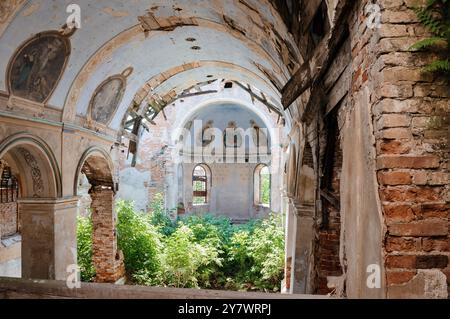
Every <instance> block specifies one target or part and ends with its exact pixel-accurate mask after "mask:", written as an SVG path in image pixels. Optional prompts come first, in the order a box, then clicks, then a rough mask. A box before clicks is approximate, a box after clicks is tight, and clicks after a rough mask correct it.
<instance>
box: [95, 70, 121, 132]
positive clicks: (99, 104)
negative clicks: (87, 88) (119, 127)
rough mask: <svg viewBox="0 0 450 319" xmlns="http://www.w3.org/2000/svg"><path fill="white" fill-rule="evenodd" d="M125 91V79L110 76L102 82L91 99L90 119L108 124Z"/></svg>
mask: <svg viewBox="0 0 450 319" xmlns="http://www.w3.org/2000/svg"><path fill="white" fill-rule="evenodd" d="M124 91H125V80H124V79H122V78H121V77H119V76H118V77H112V78H110V79H108V80H106V81H105V82H104V83H102V84H101V85H100V86H99V88H98V89H97V91H96V93H95V94H94V97H93V98H92V101H91V118H92V120H94V121H96V122H98V123H102V124H105V125H106V124H108V123H109V121H110V120H111V118H112V116H113V115H114V112H115V111H116V109H117V107H118V106H119V103H120V101H121V100H122V96H123V93H124Z"/></svg>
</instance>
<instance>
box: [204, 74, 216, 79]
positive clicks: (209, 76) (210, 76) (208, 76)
mask: <svg viewBox="0 0 450 319" xmlns="http://www.w3.org/2000/svg"><path fill="white" fill-rule="evenodd" d="M206 77H207V78H212V77H214V75H211V74H209V75H207V76H206Z"/></svg>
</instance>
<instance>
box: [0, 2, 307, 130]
mask: <svg viewBox="0 0 450 319" xmlns="http://www.w3.org/2000/svg"><path fill="white" fill-rule="evenodd" d="M276 2H280V1H276ZM289 2H290V1H288V3H289ZM294 2H295V1H294ZM71 3H73V1H72V0H29V1H24V0H5V2H2V4H1V5H0V9H1V10H2V11H1V13H0V23H1V24H0V43H1V45H0V57H1V59H0V74H6V73H7V69H8V63H9V61H10V59H11V58H12V57H13V55H14V53H15V52H16V50H17V49H18V48H19V47H20V46H21V45H22V44H23V43H24V42H25V41H27V40H28V39H30V38H31V37H33V36H34V35H36V34H37V33H40V32H44V31H48V30H60V29H61V28H62V27H63V25H64V24H65V23H66V19H67V17H68V16H69V13H67V12H66V8H67V6H68V5H69V4H71ZM8 4H9V5H8ZM77 4H78V5H79V6H80V7H81V28H80V29H78V30H77V31H76V32H75V33H74V34H73V35H72V36H71V37H70V43H71V54H70V57H69V60H68V64H67V67H66V69H65V71H64V73H63V75H62V77H61V79H60V81H59V83H58V84H57V87H56V90H55V91H54V93H53V94H52V96H51V98H50V99H49V100H48V105H50V106H52V107H54V108H56V109H60V110H62V111H63V114H64V115H63V119H64V120H65V121H71V120H72V121H75V118H76V117H77V116H78V117H85V116H86V114H87V112H88V107H89V103H90V100H91V98H92V96H93V94H94V92H95V91H96V89H97V88H98V86H99V85H100V84H101V83H102V82H103V81H104V80H105V79H107V78H108V77H110V76H113V75H116V74H121V73H123V72H124V71H125V70H127V71H126V72H127V73H131V74H129V75H128V74H127V75H128V77H127V86H126V89H125V92H124V95H123V98H122V100H121V102H120V105H119V106H118V108H117V110H116V111H115V112H114V116H113V119H112V121H111V122H110V123H109V126H110V128H111V129H114V130H116V129H119V128H120V126H121V124H122V123H123V119H124V116H125V115H126V114H127V111H128V110H129V109H130V107H132V106H133V105H136V103H138V104H139V103H144V101H147V100H148V99H149V98H150V100H151V99H152V96H154V95H157V96H159V97H164V96H167V95H169V96H175V95H177V94H180V93H181V92H183V91H184V90H186V89H188V88H191V87H193V86H195V84H197V83H203V82H205V81H208V80H211V79H229V80H236V81H239V82H241V83H245V84H251V85H252V86H254V87H256V88H258V89H259V90H261V91H262V92H264V94H265V96H267V98H268V99H270V101H271V103H273V104H275V105H276V106H278V107H280V110H282V107H281V104H280V91H281V89H282V87H283V86H284V85H285V84H286V82H287V81H288V80H289V79H290V78H291V76H292V75H293V74H294V73H295V71H296V70H297V69H298V67H299V65H300V64H301V63H302V62H303V59H302V56H301V53H300V51H299V49H298V45H297V43H296V40H295V39H294V37H293V36H292V35H291V34H290V33H289V32H288V29H287V27H286V24H285V21H286V13H284V18H285V20H283V18H282V16H281V15H280V13H279V11H278V10H279V7H280V4H277V5H276V6H273V5H272V3H271V1H268V0H226V1H224V0H178V1H175V0H130V1H119V0H95V1H91V0H79V1H77ZM291 6H292V4H291ZM277 8H278V9H277ZM288 9H289V8H288ZM290 9H291V10H292V8H290ZM294 9H295V8H294ZM288 14H289V13H288ZM130 70H132V72H129V71H130ZM0 91H7V83H6V77H0Z"/></svg>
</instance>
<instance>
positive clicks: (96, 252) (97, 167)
mask: <svg viewBox="0 0 450 319" xmlns="http://www.w3.org/2000/svg"><path fill="white" fill-rule="evenodd" d="M112 163H113V162H112V160H111V158H110V157H109V155H108V154H107V153H106V152H105V151H103V150H102V149H99V148H90V149H88V150H86V151H85V152H84V154H83V156H82V157H81V160H80V162H79V164H78V169H77V172H76V175H75V183H74V194H77V193H78V192H77V182H78V179H79V176H80V175H81V174H84V175H85V176H86V177H87V179H88V181H89V184H90V185H91V188H90V190H89V195H90V197H91V200H92V201H91V218H92V224H93V234H92V249H93V263H94V267H95V269H96V278H95V281H96V282H112V283H114V282H116V281H118V280H119V279H121V278H122V277H123V276H124V274H125V268H124V264H123V255H122V253H121V252H120V251H119V249H118V247H117V232H116V224H117V214H116V212H115V191H116V183H115V182H114V177H113V176H114V167H113V164H112Z"/></svg>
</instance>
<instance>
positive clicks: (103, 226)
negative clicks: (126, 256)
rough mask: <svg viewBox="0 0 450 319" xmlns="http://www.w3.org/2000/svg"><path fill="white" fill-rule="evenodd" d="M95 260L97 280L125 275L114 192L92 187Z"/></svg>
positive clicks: (110, 279)
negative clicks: (119, 245)
mask: <svg viewBox="0 0 450 319" xmlns="http://www.w3.org/2000/svg"><path fill="white" fill-rule="evenodd" d="M90 195H91V198H92V204H91V208H92V224H93V241H92V249H93V262H94V266H95V269H96V272H97V277H96V282H116V281H117V280H119V279H120V278H122V277H123V276H124V275H125V266H124V263H123V255H122V253H121V252H120V251H119V250H118V247H117V234H116V216H115V212H114V192H113V191H112V190H111V189H106V188H102V187H95V188H92V189H91V191H90Z"/></svg>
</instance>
